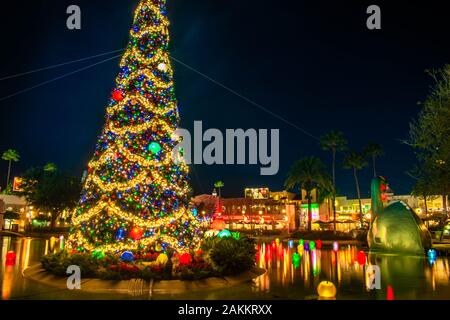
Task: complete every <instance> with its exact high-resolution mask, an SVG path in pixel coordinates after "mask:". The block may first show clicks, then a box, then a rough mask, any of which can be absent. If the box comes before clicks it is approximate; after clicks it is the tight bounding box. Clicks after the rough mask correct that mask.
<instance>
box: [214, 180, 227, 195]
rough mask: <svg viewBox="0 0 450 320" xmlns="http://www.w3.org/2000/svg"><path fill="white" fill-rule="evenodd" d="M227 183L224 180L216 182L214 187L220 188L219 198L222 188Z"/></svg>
mask: <svg viewBox="0 0 450 320" xmlns="http://www.w3.org/2000/svg"><path fill="white" fill-rule="evenodd" d="M224 186H225V184H224V183H223V182H222V181H216V182H214V188H217V189H219V198H220V189H221V188H223V187H224Z"/></svg>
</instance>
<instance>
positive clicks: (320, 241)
mask: <svg viewBox="0 0 450 320" xmlns="http://www.w3.org/2000/svg"><path fill="white" fill-rule="evenodd" d="M316 248H317V249H319V250H320V249H322V240H320V239H319V240H317V241H316Z"/></svg>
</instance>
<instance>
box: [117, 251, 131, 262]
mask: <svg viewBox="0 0 450 320" xmlns="http://www.w3.org/2000/svg"><path fill="white" fill-rule="evenodd" d="M120 260H122V261H124V262H133V261H134V254H133V252H131V251H125V252H124V253H122V255H121V256H120Z"/></svg>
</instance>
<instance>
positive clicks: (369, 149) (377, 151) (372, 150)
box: [364, 142, 384, 177]
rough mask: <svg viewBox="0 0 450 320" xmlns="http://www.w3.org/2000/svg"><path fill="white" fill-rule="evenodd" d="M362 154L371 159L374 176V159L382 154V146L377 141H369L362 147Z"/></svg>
mask: <svg viewBox="0 0 450 320" xmlns="http://www.w3.org/2000/svg"><path fill="white" fill-rule="evenodd" d="M364 154H365V155H366V156H367V157H370V158H371V159H372V168H373V176H374V177H376V176H377V170H376V166H375V161H376V158H377V157H379V156H381V155H383V154H384V152H383V147H382V146H381V145H380V144H378V143H375V142H371V143H369V144H368V145H367V146H366V147H365V148H364Z"/></svg>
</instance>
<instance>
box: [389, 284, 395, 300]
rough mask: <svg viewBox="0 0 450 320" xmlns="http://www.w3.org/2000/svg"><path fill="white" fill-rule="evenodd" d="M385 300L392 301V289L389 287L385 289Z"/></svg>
mask: <svg viewBox="0 0 450 320" xmlns="http://www.w3.org/2000/svg"><path fill="white" fill-rule="evenodd" d="M387 300H394V289H393V288H392V286H390V285H389V286H388V287H387Z"/></svg>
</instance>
